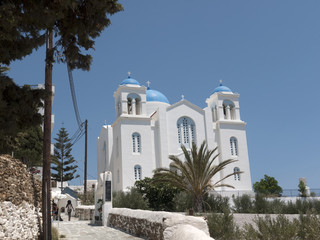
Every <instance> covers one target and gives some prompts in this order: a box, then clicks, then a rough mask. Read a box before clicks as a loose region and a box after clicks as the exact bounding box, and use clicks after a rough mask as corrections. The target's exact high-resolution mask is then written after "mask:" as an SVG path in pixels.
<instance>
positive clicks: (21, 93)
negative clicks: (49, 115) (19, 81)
mask: <svg viewBox="0 0 320 240" xmlns="http://www.w3.org/2000/svg"><path fill="white" fill-rule="evenodd" d="M43 97H44V91H43V90H40V89H31V88H30V86H27V85H25V86H23V87H19V86H17V85H16V84H15V83H14V82H13V80H12V79H11V78H9V77H7V76H4V75H1V74H0V153H10V154H11V152H12V151H15V150H16V149H17V148H18V146H17V145H18V143H17V139H16V137H17V135H18V133H21V134H23V133H25V132H26V131H27V130H29V129H30V128H33V127H39V126H40V124H41V123H42V116H41V114H40V113H38V109H39V108H40V107H42V105H43V104H42V102H41V99H42V98H43Z"/></svg>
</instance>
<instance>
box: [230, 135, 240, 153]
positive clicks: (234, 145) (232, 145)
mask: <svg viewBox="0 0 320 240" xmlns="http://www.w3.org/2000/svg"><path fill="white" fill-rule="evenodd" d="M230 149H231V155H232V156H238V140H237V139H236V138H235V137H231V138H230Z"/></svg>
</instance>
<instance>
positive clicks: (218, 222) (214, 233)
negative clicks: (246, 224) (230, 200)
mask: <svg viewBox="0 0 320 240" xmlns="http://www.w3.org/2000/svg"><path fill="white" fill-rule="evenodd" d="M208 227H209V233H210V236H211V237H212V238H214V239H216V240H236V239H239V236H240V234H241V233H240V230H239V228H238V227H237V226H236V224H235V222H234V220H233V215H232V214H231V213H230V211H228V210H225V211H224V212H223V213H212V214H211V215H209V216H208Z"/></svg>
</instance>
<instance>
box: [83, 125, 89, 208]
mask: <svg viewBox="0 0 320 240" xmlns="http://www.w3.org/2000/svg"><path fill="white" fill-rule="evenodd" d="M84 127H85V128H84V134H85V135H84V136H85V140H84V141H85V143H84V201H85V202H86V201H87V153H88V120H87V119H86V121H85V125H84Z"/></svg>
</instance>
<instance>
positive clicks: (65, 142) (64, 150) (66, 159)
mask: <svg viewBox="0 0 320 240" xmlns="http://www.w3.org/2000/svg"><path fill="white" fill-rule="evenodd" d="M57 136H58V137H57V138H54V140H55V141H56V143H55V144H54V157H53V160H52V163H53V164H52V166H51V169H52V170H54V172H52V173H51V176H52V179H54V180H56V181H59V182H65V181H71V180H72V179H74V178H78V177H79V175H76V176H75V173H76V171H77V170H76V169H77V167H78V166H77V165H75V164H74V163H75V160H74V158H73V156H72V155H71V151H72V144H71V140H70V139H69V137H68V136H69V134H68V132H67V131H66V129H65V128H64V127H62V128H61V129H60V130H59V133H58V134H57ZM61 180H62V181H61Z"/></svg>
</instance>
